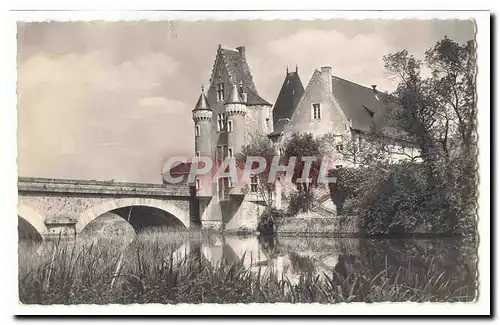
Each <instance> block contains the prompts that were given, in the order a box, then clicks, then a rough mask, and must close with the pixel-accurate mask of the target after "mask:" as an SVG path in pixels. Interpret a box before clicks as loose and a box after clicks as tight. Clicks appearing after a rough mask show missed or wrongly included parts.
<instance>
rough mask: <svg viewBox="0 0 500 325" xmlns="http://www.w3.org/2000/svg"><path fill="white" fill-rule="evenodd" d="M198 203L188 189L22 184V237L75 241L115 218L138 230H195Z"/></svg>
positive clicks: (55, 182)
mask: <svg viewBox="0 0 500 325" xmlns="http://www.w3.org/2000/svg"><path fill="white" fill-rule="evenodd" d="M198 209H199V208H198V201H197V199H196V196H195V193H194V189H192V188H190V187H189V186H187V185H175V186H174V185H162V184H143V183H125V182H114V181H87V180H69V179H51V178H50V179H49V178H28V177H20V178H19V180H18V210H17V211H18V219H19V231H20V232H21V233H24V234H29V235H30V236H31V235H33V236H35V237H38V238H40V237H41V238H50V237H57V236H59V235H60V234H63V235H65V236H68V235H75V234H77V233H79V232H81V231H82V230H83V229H84V228H85V226H87V225H88V224H89V223H90V222H91V221H92V220H94V219H95V218H97V217H99V216H101V215H102V214H104V213H107V212H112V213H115V214H117V215H119V216H120V217H122V218H124V219H126V220H127V221H128V222H129V223H130V224H131V225H132V226H133V227H134V229H135V230H136V231H137V230H140V229H143V228H146V227H149V226H159V225H165V226H176V227H182V228H186V229H187V228H190V227H191V226H192V225H195V224H198V223H199V211H198Z"/></svg>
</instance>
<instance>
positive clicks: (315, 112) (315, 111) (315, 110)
mask: <svg viewBox="0 0 500 325" xmlns="http://www.w3.org/2000/svg"><path fill="white" fill-rule="evenodd" d="M312 106H313V107H312V116H313V120H321V106H320V105H319V104H313V105H312Z"/></svg>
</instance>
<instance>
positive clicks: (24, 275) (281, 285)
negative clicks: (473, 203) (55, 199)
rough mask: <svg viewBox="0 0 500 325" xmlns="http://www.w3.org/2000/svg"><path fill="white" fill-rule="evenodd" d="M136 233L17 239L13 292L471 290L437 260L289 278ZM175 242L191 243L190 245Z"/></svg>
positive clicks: (71, 300) (59, 297)
mask: <svg viewBox="0 0 500 325" xmlns="http://www.w3.org/2000/svg"><path fill="white" fill-rule="evenodd" d="M176 236H178V238H174V237H175V235H172V236H165V234H162V235H158V234H154V233H150V234H142V235H140V236H139V237H137V238H136V239H135V240H133V241H132V242H127V243H126V242H123V241H122V242H120V241H118V240H114V239H113V240H110V239H104V238H102V239H100V240H99V241H98V242H91V241H85V240H79V241H76V242H73V243H59V244H58V245H57V244H54V245H52V246H50V245H49V246H41V247H37V246H34V245H21V246H20V251H19V298H20V301H21V302H22V303H25V304H108V303H125V304H127V303H163V304H170V303H239V302H240V303H245V302H291V303H293V302H320V303H337V302H346V301H363V302H378V301H408V300H410V301H448V302H455V301H467V300H471V299H472V298H473V295H474V288H472V287H470V286H469V285H464V281H463V279H461V277H460V276H459V275H457V276H447V275H446V273H445V272H444V271H442V268H441V267H440V265H439V264H438V263H435V261H433V260H429V261H426V265H428V267H427V268H426V269H425V270H420V271H415V270H413V271H410V270H408V269H406V268H397V269H395V268H391V267H390V266H389V267H386V268H385V269H383V270H382V271H380V272H377V273H376V274H375V273H374V272H371V271H369V270H367V269H366V268H362V267H358V268H357V267H355V266H352V265H347V264H346V265H342V267H336V268H335V269H332V270H331V272H324V273H323V274H312V273H307V272H305V273H304V274H303V275H302V276H301V277H300V279H299V281H298V282H296V283H295V284H292V283H291V281H289V280H288V279H286V278H278V277H277V276H276V275H275V272H274V270H273V269H269V268H265V267H263V268H261V269H260V270H258V271H255V270H252V271H251V270H249V269H245V268H244V267H243V266H242V265H240V264H238V263H233V264H225V263H223V262H221V263H218V264H214V263H210V262H209V261H207V260H205V259H204V258H203V257H202V254H201V253H200V249H199V246H197V242H198V239H199V240H200V241H201V240H202V238H201V236H202V235H200V234H190V233H185V234H180V235H179V234H178V235H176ZM182 242H190V244H189V247H187V246H183V244H182Z"/></svg>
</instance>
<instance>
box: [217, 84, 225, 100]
mask: <svg viewBox="0 0 500 325" xmlns="http://www.w3.org/2000/svg"><path fill="white" fill-rule="evenodd" d="M217 100H218V101H223V100H224V84H223V83H220V84H218V85H217Z"/></svg>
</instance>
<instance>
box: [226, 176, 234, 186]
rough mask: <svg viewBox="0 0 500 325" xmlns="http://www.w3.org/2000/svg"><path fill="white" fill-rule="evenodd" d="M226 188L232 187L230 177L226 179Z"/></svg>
mask: <svg viewBox="0 0 500 325" xmlns="http://www.w3.org/2000/svg"><path fill="white" fill-rule="evenodd" d="M227 187H234V184H233V179H232V177H228V178H227Z"/></svg>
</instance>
